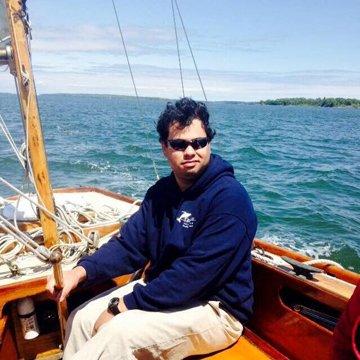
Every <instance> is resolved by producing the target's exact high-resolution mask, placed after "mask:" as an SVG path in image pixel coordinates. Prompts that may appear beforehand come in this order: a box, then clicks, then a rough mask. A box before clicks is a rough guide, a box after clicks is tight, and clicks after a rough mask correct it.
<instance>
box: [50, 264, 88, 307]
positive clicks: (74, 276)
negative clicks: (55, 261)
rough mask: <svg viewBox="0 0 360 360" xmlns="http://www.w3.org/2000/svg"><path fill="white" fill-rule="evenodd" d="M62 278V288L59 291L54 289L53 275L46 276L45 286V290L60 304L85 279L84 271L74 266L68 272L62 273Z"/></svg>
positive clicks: (80, 267)
mask: <svg viewBox="0 0 360 360" xmlns="http://www.w3.org/2000/svg"><path fill="white" fill-rule="evenodd" d="M63 278H64V287H63V288H62V289H61V290H58V289H57V288H56V287H55V279H54V275H53V274H52V275H50V276H48V278H47V284H46V289H47V290H48V291H49V292H50V294H51V295H52V296H53V297H55V298H56V299H57V300H58V301H60V302H61V301H63V300H65V298H66V297H67V296H68V294H69V293H70V291H71V290H73V289H75V288H76V287H77V286H78V284H79V283H80V282H81V281H83V280H85V279H86V271H85V269H84V268H83V267H82V266H76V267H75V268H74V269H72V270H70V271H64V272H63Z"/></svg>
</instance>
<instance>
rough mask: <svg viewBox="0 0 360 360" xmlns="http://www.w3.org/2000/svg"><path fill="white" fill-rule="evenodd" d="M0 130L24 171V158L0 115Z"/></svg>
mask: <svg viewBox="0 0 360 360" xmlns="http://www.w3.org/2000/svg"><path fill="white" fill-rule="evenodd" d="M0 129H1V130H2V131H3V133H4V135H5V137H6V139H7V140H8V142H9V144H10V146H11V148H12V149H13V151H14V153H15V155H16V157H17V158H18V160H19V162H20V164H21V166H22V167H23V168H24V169H25V157H24V156H23V155H22V154H21V152H20V150H19V149H18V148H17V146H16V144H15V141H14V138H13V137H12V136H11V133H10V131H9V129H8V127H7V125H6V123H5V120H4V118H3V117H2V116H1V114H0Z"/></svg>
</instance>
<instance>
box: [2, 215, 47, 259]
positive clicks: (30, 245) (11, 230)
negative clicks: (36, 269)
mask: <svg viewBox="0 0 360 360" xmlns="http://www.w3.org/2000/svg"><path fill="white" fill-rule="evenodd" d="M0 224H1V226H2V227H3V228H4V229H5V230H6V231H7V232H8V234H11V235H12V236H13V237H14V238H15V239H16V240H17V241H19V242H20V243H21V244H23V245H24V246H25V247H26V248H27V249H28V250H29V251H31V252H32V253H33V254H35V255H36V256H37V257H38V258H39V259H41V260H42V261H47V260H48V258H47V257H46V256H45V255H44V254H42V253H41V252H39V250H38V248H39V245H38V244H37V243H36V242H35V241H34V240H33V239H32V238H30V237H29V236H27V235H25V234H24V233H23V232H21V231H20V230H18V229H17V228H16V227H15V226H14V225H12V224H11V222H9V221H8V220H6V218H4V217H3V216H2V215H0Z"/></svg>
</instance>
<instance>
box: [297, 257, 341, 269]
mask: <svg viewBox="0 0 360 360" xmlns="http://www.w3.org/2000/svg"><path fill="white" fill-rule="evenodd" d="M303 264H305V265H331V266H337V267H339V268H340V269H344V267H343V266H342V265H340V264H339V263H337V262H336V261H333V260H329V259H314V260H308V261H304V262H303Z"/></svg>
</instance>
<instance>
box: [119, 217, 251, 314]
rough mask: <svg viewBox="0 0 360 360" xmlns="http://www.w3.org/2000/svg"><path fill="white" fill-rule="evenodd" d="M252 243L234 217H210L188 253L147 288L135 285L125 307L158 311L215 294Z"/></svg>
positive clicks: (236, 268) (242, 224)
mask: <svg viewBox="0 0 360 360" xmlns="http://www.w3.org/2000/svg"><path fill="white" fill-rule="evenodd" d="M251 243H252V239H249V238H248V236H247V232H246V227H245V225H244V223H243V222H242V221H241V220H240V219H239V218H237V217H236V216H233V215H230V214H220V215H214V216H209V217H208V219H207V221H206V223H205V224H204V226H203V229H202V230H201V231H200V233H199V234H198V236H197V237H196V239H195V240H194V243H193V244H192V246H191V247H190V248H189V249H188V251H187V253H186V254H185V255H184V256H182V257H180V258H178V259H177V260H175V261H174V262H173V264H172V265H171V267H170V268H169V269H167V270H165V271H164V272H163V273H161V274H160V275H159V277H158V278H156V279H154V280H153V281H151V282H150V283H148V284H147V285H146V286H142V285H140V284H137V285H135V287H134V290H133V292H132V293H130V294H128V295H126V296H125V297H124V302H125V305H126V307H127V308H128V309H142V310H149V311H158V310H163V309H168V308H174V307H178V306H182V305H186V304H189V303H191V302H192V301H196V300H200V299H201V298H202V297H203V296H204V295H205V296H206V295H208V294H209V293H211V292H214V293H216V289H217V288H219V287H221V286H222V285H223V284H224V283H225V282H226V281H227V280H228V278H229V276H230V274H233V273H234V272H235V271H237V270H238V267H239V263H242V261H243V260H244V258H245V257H248V256H250V255H249V254H250V247H251ZM249 281H250V279H249Z"/></svg>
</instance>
